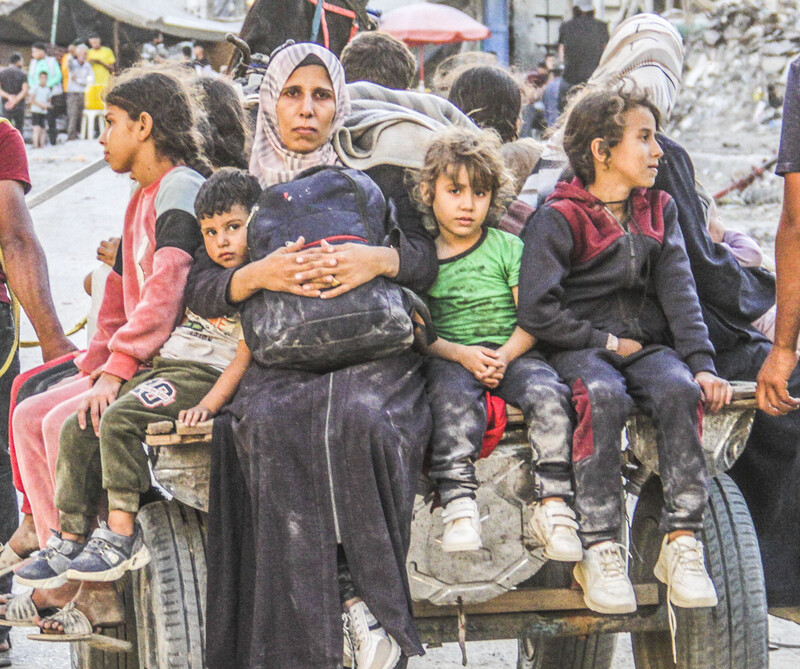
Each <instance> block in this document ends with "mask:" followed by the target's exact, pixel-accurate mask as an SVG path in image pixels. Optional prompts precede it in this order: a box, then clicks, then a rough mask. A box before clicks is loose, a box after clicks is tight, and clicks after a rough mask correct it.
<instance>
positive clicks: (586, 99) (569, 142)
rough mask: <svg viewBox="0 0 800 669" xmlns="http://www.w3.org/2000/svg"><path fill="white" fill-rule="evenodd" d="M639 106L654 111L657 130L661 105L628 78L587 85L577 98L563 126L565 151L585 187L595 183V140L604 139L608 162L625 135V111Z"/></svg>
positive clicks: (601, 149)
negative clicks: (604, 84) (605, 85)
mask: <svg viewBox="0 0 800 669" xmlns="http://www.w3.org/2000/svg"><path fill="white" fill-rule="evenodd" d="M637 107H645V108H647V109H649V110H650V111H651V112H652V113H653V117H654V118H655V120H656V130H658V128H659V126H660V123H661V115H660V113H659V111H658V107H656V106H655V105H654V104H653V103H652V102H651V101H650V98H649V97H648V96H647V93H646V92H644V91H642V90H640V89H638V88H636V87H635V86H634V85H633V82H632V81H630V80H629V79H628V80H623V81H621V82H620V83H618V84H617V85H615V86H614V87H612V88H591V89H588V88H587V89H585V90H584V91H583V92H582V93H581V95H580V97H579V98H578V99H577V100H576V101H575V104H574V106H572V107H571V109H570V110H569V118H568V119H567V126H566V128H565V129H564V152H565V153H566V154H567V158H569V164H570V167H571V168H572V171H573V172H575V176H577V177H578V178H579V179H580V180H581V181H582V182H583V185H584V186H589V185H591V184H593V183H594V181H595V178H596V174H595V169H594V156H593V155H592V141H593V140H595V139H596V138H598V137H599V138H600V139H602V140H603V141H602V143H601V144H600V152H601V153H602V154H603V156H604V162H607V161H608V159H609V157H610V156H611V149H613V148H614V147H615V146H617V144H619V143H620V142H621V141H622V137H623V135H624V134H625V114H627V113H628V112H629V111H631V110H632V109H636V108H637Z"/></svg>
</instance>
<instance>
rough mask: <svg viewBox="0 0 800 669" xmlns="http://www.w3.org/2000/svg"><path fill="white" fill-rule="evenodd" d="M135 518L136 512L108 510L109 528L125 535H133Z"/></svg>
mask: <svg viewBox="0 0 800 669" xmlns="http://www.w3.org/2000/svg"><path fill="white" fill-rule="evenodd" d="M135 520H136V514H135V513H129V512H128V511H119V510H117V509H115V510H113V511H109V512H108V529H110V530H111V531H112V532H116V533H117V534H121V535H122V536H124V537H131V536H133V530H134V521H135Z"/></svg>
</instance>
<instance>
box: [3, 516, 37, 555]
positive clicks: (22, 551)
mask: <svg viewBox="0 0 800 669" xmlns="http://www.w3.org/2000/svg"><path fill="white" fill-rule="evenodd" d="M8 545H9V546H11V550H13V551H14V552H15V553H16V554H17V555H19V556H20V557H27V556H28V555H30V554H31V553H33V552H34V551H36V550H39V539H38V538H37V537H36V526H35V525H34V524H33V516H32V515H30V514H25V515H24V516H22V522H21V523H20V524H19V527H17V529H16V530H14V534H12V535H11V538H10V539H9V540H8Z"/></svg>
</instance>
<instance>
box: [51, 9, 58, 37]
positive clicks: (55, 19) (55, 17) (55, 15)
mask: <svg viewBox="0 0 800 669" xmlns="http://www.w3.org/2000/svg"><path fill="white" fill-rule="evenodd" d="M56 28H58V0H53V23H52V24H51V25H50V44H55V43H56Z"/></svg>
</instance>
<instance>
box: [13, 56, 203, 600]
mask: <svg viewBox="0 0 800 669" xmlns="http://www.w3.org/2000/svg"><path fill="white" fill-rule="evenodd" d="M100 143H101V144H102V146H103V148H104V150H105V159H106V161H107V162H108V163H109V165H110V166H111V168H112V169H113V170H114V171H115V172H118V173H130V175H131V178H132V179H133V180H134V181H135V182H136V184H137V187H136V189H135V190H134V192H133V195H132V197H131V200H130V202H129V203H128V208H127V211H126V214H125V223H124V229H123V234H122V243H121V246H120V249H119V252H118V253H117V257H116V262H115V264H114V268H113V271H112V273H111V274H110V275H109V277H108V280H107V283H106V289H105V296H104V299H103V303H102V305H101V307H100V313H99V315H98V326H97V331H96V332H95V334H94V336H93V337H92V339H91V341H90V342H89V348H88V349H87V351H86V352H84V353H83V354H81V355H80V356H78V357H77V358H76V361H75V362H76V364H77V367H78V369H79V373H78V374H77V375H76V376H74V377H72V378H71V379H68V380H67V381H64V382H62V383H61V384H59V385H57V386H55V387H53V388H51V389H50V390H48V391H47V392H45V393H42V394H40V395H35V396H33V397H31V398H29V399H27V400H25V401H24V402H22V403H21V404H20V405H18V406H17V408H16V411H15V413H14V416H13V421H12V429H13V432H14V440H15V446H16V451H17V458H18V461H19V467H20V473H21V476H22V482H23V484H24V488H25V492H26V494H27V496H28V499H29V500H30V503H31V507H32V511H33V514H32V515H33V520H34V523H35V525H36V531H37V535H38V538H39V543H40V546H41V547H42V548H46V547H47V546H49V547H48V548H46V550H54V551H57V550H58V547H59V546H61V547H62V548H63V546H62V544H63V543H64V542H63V541H62V540H61V539H60V535H59V533H58V532H57V530H58V515H57V512H56V509H55V507H54V478H55V465H56V457H57V454H58V439H59V432H60V429H61V425H62V424H63V422H64V421H65V420H66V418H67V417H69V416H70V415H71V414H73V413H75V412H77V413H78V418H79V422H80V423H81V427H84V426H88V424H91V426H92V427H93V428H94V431H95V433H97V431H98V429H99V424H100V416H101V415H102V413H103V411H104V410H105V409H106V408H107V407H108V405H109V404H111V403H112V402H114V400H115V399H116V397H117V395H118V393H119V390H120V387H121V386H122V385H123V383H125V382H126V381H128V380H130V379H131V378H132V377H133V376H134V375H136V373H137V372H138V371H139V370H141V369H142V368H146V367H147V366H148V363H149V361H150V360H151V358H152V357H153V355H155V354H156V353H157V352H158V350H159V349H160V348H161V345H162V344H163V343H164V342H165V341H166V339H167V338H168V337H169V335H170V333H171V332H172V330H173V328H174V327H175V326H176V325H177V323H178V322H179V320H180V319H181V317H182V315H183V289H184V285H185V283H186V277H187V276H188V273H189V268H190V266H191V263H192V256H193V254H194V251H195V249H196V248H197V246H198V245H199V244H200V243H201V238H200V232H199V227H198V225H197V222H196V220H195V217H194V199H195V195H196V193H197V191H198V189H199V188H200V185H201V184H202V182H203V180H204V176H203V175H204V174H205V175H207V174H209V173H210V168H209V165H208V163H207V162H206V159H205V157H204V155H203V153H202V150H201V148H200V147H201V143H200V139H199V137H198V134H197V131H196V129H195V112H194V109H193V106H192V103H191V102H190V98H189V96H188V95H187V94H186V92H185V91H184V88H183V86H182V84H181V83H180V82H179V81H178V80H177V79H175V78H174V77H172V76H170V75H168V74H165V73H163V72H148V71H141V70H134V71H131V72H129V73H127V74H126V75H123V76H121V77H119V78H118V79H117V80H116V81H115V83H114V84H113V85H112V87H111V88H110V89H109V91H108V93H107V95H106V128H105V130H104V132H103V134H102V135H101V137H100ZM84 466H86V467H87V468H88V467H89V466H90V463H85V465H84ZM51 531H53V533H54V534H53V536H52V537H51V536H50V532H51ZM50 543H52V544H53V545H52V546H50ZM63 588H67V589H70V588H71V589H72V592H71V593H66V592H65V593H63V594H64V595H65V598H66V599H67V600H68V599H69V598H70V597H71V594H74V590H75V588H76V586H75V585H70V584H67V585H65V586H63ZM57 590H60V588H59V589H57ZM57 590H51V591H50V596H51V598H52V597H55V599H61V597H59V593H58V592H57ZM37 592H38V591H37ZM34 601H36V597H34ZM49 603H55V602H54V601H53V600H52V599H50V600H49ZM37 604H38V602H37Z"/></svg>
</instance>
